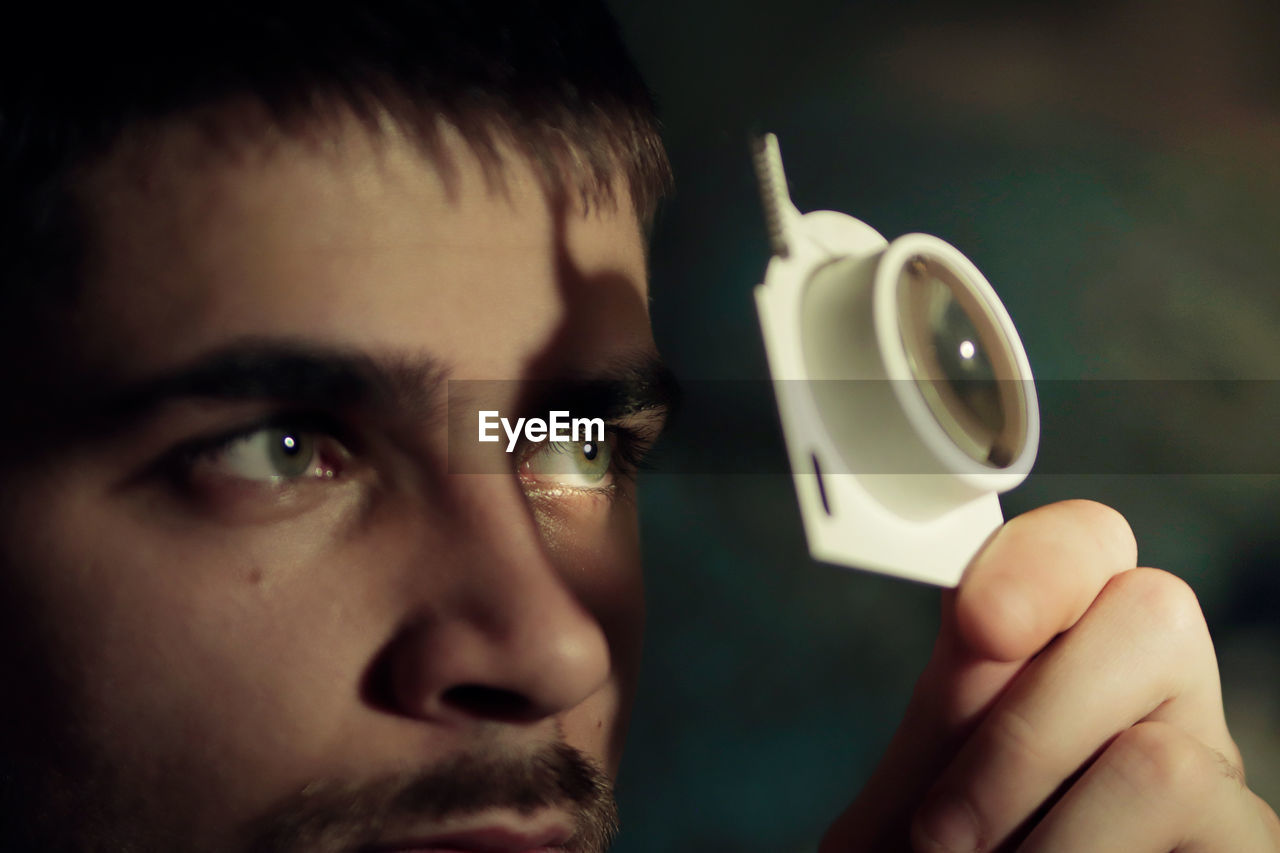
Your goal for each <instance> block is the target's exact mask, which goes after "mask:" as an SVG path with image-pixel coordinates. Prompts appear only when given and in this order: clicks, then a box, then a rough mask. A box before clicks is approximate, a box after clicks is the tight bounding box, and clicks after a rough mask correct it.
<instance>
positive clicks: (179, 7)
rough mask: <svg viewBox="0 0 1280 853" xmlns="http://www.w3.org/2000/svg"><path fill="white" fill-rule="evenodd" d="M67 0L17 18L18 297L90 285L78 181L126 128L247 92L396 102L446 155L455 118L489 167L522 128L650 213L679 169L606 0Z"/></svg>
mask: <svg viewBox="0 0 1280 853" xmlns="http://www.w3.org/2000/svg"><path fill="white" fill-rule="evenodd" d="M59 5H60V4H57V3H48V2H46V3H44V4H43V5H42V6H41V7H40V8H39V9H38V10H37V11H35V12H31V11H28V12H26V13H25V14H24V18H25V19H23V18H13V19H11V20H10V21H8V22H7V25H6V29H7V34H6V35H4V36H0V54H3V58H0V288H2V295H0V310H3V311H5V313H8V310H7V309H9V308H11V307H13V304H14V300H15V299H17V300H23V301H25V299H29V298H31V297H38V296H39V295H40V294H48V295H50V296H52V295H56V294H57V293H59V292H65V291H64V288H65V287H67V286H71V287H74V284H75V282H76V281H77V280H78V278H79V276H80V275H81V274H82V270H81V269H80V267H81V264H82V261H83V251H84V243H85V239H86V238H85V229H84V228H83V224H82V223H80V222H79V214H78V211H77V206H76V202H75V192H74V191H75V187H76V184H77V179H78V176H79V175H83V174H84V172H85V170H87V169H89V168H91V167H92V166H93V165H94V164H95V163H96V162H99V161H100V160H101V159H102V158H103V157H104V156H105V155H106V154H107V153H108V152H109V151H110V150H111V147H112V145H113V144H115V143H116V142H118V140H120V138H121V136H122V135H123V134H124V133H125V132H127V131H128V130H129V129H130V128H132V127H135V126H140V125H146V124H148V123H155V122H163V121H165V120H169V119H172V118H176V117H181V116H184V115H191V114H193V113H194V112H196V111H198V110H208V109H209V108H211V107H212V108H216V107H218V106H219V105H222V104H230V103H233V102H236V101H242V100H245V99H246V98H247V99H249V100H251V101H253V102H257V103H258V104H259V105H261V106H262V107H263V108H264V114H265V116H266V117H267V120H268V121H269V122H271V123H272V124H275V125H278V126H279V127H280V128H282V129H283V130H284V131H285V132H293V133H297V132H299V131H301V130H303V129H305V128H306V127H309V126H314V125H316V124H317V122H318V121H322V120H323V119H325V118H326V117H328V116H331V115H333V114H335V112H336V111H338V110H341V109H346V110H350V111H351V112H353V113H354V114H355V115H356V116H357V117H359V118H360V119H362V120H364V121H365V122H367V123H368V124H369V125H370V126H371V127H374V128H376V127H378V126H379V123H380V122H381V121H382V120H383V119H384V117H388V116H389V117H390V118H391V119H392V121H393V122H394V123H395V124H396V125H397V126H398V127H399V128H401V129H402V130H405V131H407V132H408V133H410V134H411V135H412V136H413V137H414V138H415V139H417V140H418V141H419V142H420V143H421V144H422V146H423V148H424V151H425V152H426V153H427V154H428V155H432V156H435V155H437V154H438V151H439V149H438V147H437V146H438V143H439V140H438V137H437V134H438V120H439V119H441V118H443V119H445V120H447V121H449V122H450V123H452V124H454V125H455V126H457V127H458V128H459V130H460V131H461V132H462V135H463V136H464V138H465V139H467V141H468V142H469V143H470V145H471V146H472V147H473V148H474V149H475V150H476V152H477V153H478V154H479V155H480V156H481V160H482V162H484V163H486V168H489V169H490V170H491V171H500V166H499V165H498V155H497V150H498V149H497V147H496V145H497V143H498V141H499V140H504V141H508V142H510V143H511V144H513V145H514V146H516V148H517V150H521V151H522V152H523V153H525V154H526V155H527V156H528V157H529V158H530V160H531V162H533V163H534V164H535V166H537V167H538V169H539V173H540V175H541V176H542V178H543V180H544V183H545V184H546V185H547V187H548V188H549V190H551V191H554V192H560V193H571V192H577V193H578V194H579V195H580V198H581V201H582V203H583V204H584V205H585V206H590V205H591V204H593V203H594V204H601V203H611V202H612V201H613V198H612V190H613V185H614V181H615V180H616V179H617V178H618V177H621V178H622V179H623V180H624V181H625V183H626V185H627V186H628V188H629V190H630V193H631V196H632V198H633V200H634V203H635V206H636V208H637V212H638V213H639V214H640V217H641V220H642V221H647V220H648V218H649V217H650V215H651V213H652V211H653V208H654V206H655V205H656V203H657V201H658V199H659V197H660V196H661V195H662V194H663V193H664V192H665V191H666V189H667V188H668V185H669V182H670V170H669V166H668V164H667V160H666V155H665V153H664V151H663V148H662V143H661V140H660V138H659V134H658V123H657V119H656V116H655V110H654V105H653V100H652V98H651V96H650V94H649V92H648V91H647V89H646V88H645V86H644V83H643V81H642V80H641V79H640V76H639V74H638V72H637V71H636V69H635V68H634V66H633V64H632V62H631V60H630V57H629V56H628V54H627V51H626V49H625V47H624V46H623V43H622V40H621V37H620V35H619V33H618V30H617V26H616V24H615V22H614V21H613V20H612V18H611V17H610V15H609V13H608V11H607V10H606V9H605V8H604V7H603V6H602V5H601V4H600V3H598V2H593V1H592V0H500V2H483V1H482V0H439V2H411V0H383V1H382V2H376V0H375V2H347V3H334V2H322V3H284V4H274V3H273V4H264V3H253V2H242V0H232V2H222V3H191V4H187V3H181V4H177V3H175V4H167V5H164V6H157V7H149V8H148V9H147V10H146V12H145V14H144V13H143V12H142V11H141V10H137V9H134V10H130V9H128V8H126V5H125V4H106V3H104V4H93V5H91V6H88V7H80V6H77V7H75V8H74V9H72V8H66V9H57V8H54V7H57V6H59ZM2 42H9V43H8V44H4V43H2ZM227 130H228V128H226V127H220V128H219V132H221V133H225V132H226V131H227ZM230 130H231V132H232V135H235V133H236V132H237V130H238V129H236V128H231V129H230ZM253 130H254V129H252V128H250V129H249V132H253ZM257 130H258V131H259V132H260V130H261V128H259V129H257ZM238 132H239V135H240V136H244V135H245V133H246V131H245V130H238ZM59 285H61V286H59Z"/></svg>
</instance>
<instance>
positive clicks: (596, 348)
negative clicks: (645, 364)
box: [70, 120, 652, 379]
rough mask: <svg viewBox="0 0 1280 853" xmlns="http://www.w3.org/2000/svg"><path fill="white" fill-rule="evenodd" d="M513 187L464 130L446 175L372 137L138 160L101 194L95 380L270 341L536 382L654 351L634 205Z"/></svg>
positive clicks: (95, 190) (157, 148) (146, 153)
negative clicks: (407, 357) (585, 203)
mask: <svg viewBox="0 0 1280 853" xmlns="http://www.w3.org/2000/svg"><path fill="white" fill-rule="evenodd" d="M497 176H498V178H499V180H497V181H495V180H494V171H493V170H492V169H490V168H486V165H485V164H484V163H482V162H481V160H480V159H479V158H478V157H477V156H476V154H475V153H474V151H473V150H472V148H471V146H470V145H468V144H467V143H466V142H465V141H464V140H462V139H461V138H460V137H459V136H458V135H457V134H456V133H454V132H450V131H449V129H448V128H445V129H444V130H443V132H442V134H441V138H440V146H439V151H438V153H437V156H435V157H433V158H427V157H426V156H424V154H423V153H422V151H421V149H420V146H418V145H416V144H414V143H413V142H412V141H411V140H409V139H407V138H405V137H404V136H403V135H401V134H398V133H397V132H395V131H394V129H387V130H385V131H383V132H379V133H378V134H376V135H375V134H372V133H370V132H369V130H368V129H367V128H366V127H364V126H363V125H361V124H360V123H359V122H357V121H355V120H350V121H336V122H335V123H334V125H333V126H332V127H330V128H328V129H327V132H325V133H319V132H317V133H314V134H309V135H306V136H289V137H285V136H279V137H275V138H270V139H267V140H265V141H263V142H262V143H260V144H243V145H235V146H216V145H211V144H210V143H209V141H208V140H207V138H205V137H204V136H203V135H202V133H201V131H200V130H199V129H198V128H196V127H189V126H184V125H174V126H171V127H168V128H166V129H164V130H163V131H161V132H158V133H154V134H151V135H150V136H149V137H148V139H147V141H146V144H145V145H125V146H122V148H121V149H120V150H119V151H117V152H116V154H115V155H114V156H113V157H112V158H111V159H110V160H109V161H108V162H107V163H106V164H104V165H103V166H102V167H101V168H99V169H97V170H96V171H95V172H94V173H93V174H92V175H90V176H89V177H88V178H87V180H86V181H85V183H84V186H83V199H84V206H85V210H86V213H87V217H86V219H87V221H88V222H89V223H90V233H91V238H90V241H89V247H90V250H89V255H88V264H87V269H88V270H89V275H88V277H87V281H86V284H85V289H84V291H83V293H82V294H81V296H80V297H79V299H78V302H77V305H76V307H75V309H74V310H73V311H72V312H71V318H70V319H71V322H72V329H73V339H74V341H75V346H76V348H77V350H78V353H79V355H81V356H82V357H83V359H84V360H83V361H82V362H81V363H82V364H83V363H89V364H93V365H95V366H96V367H97V368H98V369H101V370H105V371H109V372H112V373H118V374H126V375H127V374H131V373H145V372H147V371H148V370H149V369H152V368H160V367H164V366H168V365H170V364H173V363H175V362H181V361H186V360H189V359H191V358H194V357H197V356H198V355H199V354H200V353H202V352H204V351H207V350H210V349H212V348H216V347H218V346H220V345H225V344H226V343H227V342H228V341H233V340H237V339H252V338H264V337H266V338H293V339H301V340H304V341H308V342H316V343H323V344H326V345H332V346H341V347H344V348H355V349H360V350H369V351H378V352H387V351H391V352H402V353H414V354H418V353H421V354H427V355H432V356H435V357H438V358H441V359H442V360H443V361H444V362H446V363H447V364H448V365H449V366H451V367H452V369H453V371H454V375H455V376H456V377H458V378H485V379H494V378H501V379H518V378H524V377H526V376H529V375H533V374H536V373H539V372H547V373H554V372H558V371H561V370H574V369H575V368H576V367H578V366H579V363H580V362H582V361H584V360H598V359H602V358H609V357H610V356H611V355H618V356H622V355H629V354H634V352H635V351H636V350H637V349H646V348H651V347H652V343H651V339H650V338H649V332H648V317H647V294H646V282H645V268H644V263H645V261H644V249H643V245H642V239H641V232H640V228H639V226H638V224H637V222H636V218H635V214H634V212H633V208H632V205H631V203H630V200H629V199H628V197H627V193H626V191H625V189H620V190H619V191H618V192H616V193H615V196H616V199H617V203H616V204H615V205H610V206H607V207H602V208H597V209H594V210H590V211H584V210H582V209H580V208H579V207H577V206H575V205H574V204H573V203H572V202H573V201H575V200H576V198H575V197H573V196H572V195H570V196H569V198H568V200H567V201H563V200H559V199H556V198H553V197H551V196H549V195H548V194H547V192H546V191H545V189H544V187H543V185H542V183H541V182H540V181H539V178H538V174H537V172H536V171H535V169H534V168H533V167H532V166H531V164H530V163H529V162H528V161H527V159H526V158H524V157H523V156H521V155H519V154H517V153H515V152H514V151H513V150H511V149H503V150H502V157H501V160H500V170H499V171H498V173H497Z"/></svg>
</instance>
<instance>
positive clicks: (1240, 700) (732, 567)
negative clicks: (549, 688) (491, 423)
mask: <svg viewBox="0 0 1280 853" xmlns="http://www.w3.org/2000/svg"><path fill="white" fill-rule="evenodd" d="M611 5H612V7H613V9H614V11H615V14H617V16H618V18H619V20H620V22H621V24H622V26H623V31H624V33H625V35H626V36H627V39H628V42H629V43H630V44H631V46H632V50H633V52H634V54H635V56H636V58H637V60H638V62H639V64H640V66H641V68H642V70H643V71H644V73H645V74H646V77H647V79H648V80H649V82H650V85H651V86H652V87H653V88H654V90H655V91H656V94H657V96H658V98H659V101H660V103H661V106H662V110H663V115H664V118H665V123H666V137H667V140H668V144H669V148H670V153H671V156H672V160H673V163H674V167H675V170H676V179H677V191H676V194H675V196H674V198H673V199H672V200H671V201H670V202H669V203H668V204H667V205H666V206H665V208H664V209H663V210H662V212H661V214H660V217H659V220H658V223H657V230H656V235H655V243H654V250H653V259H652V268H653V269H652V271H653V317H654V323H655V327H656V332H657V335H658V341H659V346H660V347H661V348H662V350H663V352H664V355H665V356H666V357H667V359H668V360H669V362H670V363H671V365H672V366H673V368H674V369H675V370H676V372H677V373H678V374H679V375H680V376H681V377H682V378H686V379H760V378H763V377H765V376H766V375H767V373H766V368H765V362H764V356H763V350H762V348H761V345H760V343H759V339H758V331H757V327H756V320H755V316H754V307H753V304H752V301H751V295H750V294H751V288H752V286H753V285H754V284H756V283H757V282H758V281H759V279H760V277H761V276H762V273H763V269H764V266H765V263H766V261H767V254H768V253H767V248H766V243H765V236H764V229H763V225H762V221H761V217H760V215H759V212H758V203H757V194H756V190H755V186H754V184H753V179H752V175H751V170H750V165H749V158H748V153H747V151H748V148H747V144H748V143H747V141H748V138H749V136H750V134H752V133H756V132H759V131H763V130H769V131H773V132H775V133H777V134H778V135H779V137H780V140H781V144H782V151H783V156H784V159H785V161H786V164H787V168H788V174H789V178H790V183H791V189H792V194H793V197H794V199H795V201H796V203H797V205H798V206H799V207H800V209H801V210H804V211H808V210H815V209H822V208H827V209H834V210H840V211H845V212H847V213H850V214H853V215H855V216H857V217H858V218H860V219H863V220H865V221H866V222H868V223H870V224H871V225H873V226H874V227H875V228H877V229H878V230H879V231H881V232H882V233H883V234H885V235H886V236H887V237H889V238H893V237H895V236H897V235H899V234H902V233H906V232H911V231H923V232H926V233H931V234H936V235H938V236H940V237H942V238H943V239H946V240H948V241H950V242H952V243H954V244H955V245H956V246H957V247H959V248H960V249H961V250H962V251H963V252H965V253H966V254H967V255H968V256H969V257H970V258H971V259H972V260H973V261H974V262H975V263H976V264H977V265H978V267H979V268H980V269H981V270H983V272H984V273H985V274H986V276H987V277H988V279H989V280H990V281H991V282H992V284H993V285H994V286H995V288H996V290H997V291H998V292H999V293H1000V294H1001V297H1002V299H1003V300H1004V302H1005V304H1006V306H1007V307H1008V309H1009V311H1010V313H1011V314H1012V316H1013V318H1014V320H1015V322H1016V323H1017V324H1018V327H1019V329H1020V331H1021V334H1022V338H1023V341H1024V343H1025V345H1026V348H1027V350H1028V354H1029V356H1030V358H1031V363H1032V367H1033V369H1034V370H1035V372H1036V375H1037V377H1038V378H1041V379H1062V380H1080V379H1099V378H1105V379H1149V380H1164V379H1198V380H1221V379H1238V378H1250V379H1280V334H1277V329H1280V290H1278V289H1277V286H1276V282H1277V270H1280V205H1277V191H1278V190H1280V52H1278V51H1276V50H1275V45H1276V44H1278V43H1280V5H1278V4H1275V3H1274V2H1271V0H1226V2H1206V1H1205V0H1197V2H1177V0H1172V2H1154V0H1129V2H1076V3H1062V2H1059V3H1042V4H1022V3H1014V2H1004V1H999V2H997V1H996V0H993V1H992V2H983V3H964V4H956V3H943V2H896V3H889V2H875V3H850V2H833V0H788V2H785V3H783V2H749V1H747V0H744V2H738V3H734V4H721V3H705V2H702V3H700V2H696V0H685V2H681V3H676V2H670V0H649V2H645V3H623V2H621V0H617V2H613V3H612V4H611ZM1169 387H1170V392H1169V394H1168V395H1167V397H1168V398H1167V399H1166V400H1164V401H1163V405H1162V406H1157V407H1153V410H1152V411H1151V412H1150V413H1149V415H1148V416H1147V417H1145V418H1138V419H1135V418H1133V417H1127V418H1119V417H1116V418H1111V417H1110V416H1109V414H1108V412H1106V411H1096V410H1095V411H1089V412H1087V413H1083V412H1082V413H1077V412H1071V411H1065V412H1063V411H1057V412H1046V418H1048V417H1050V416H1052V417H1056V418H1057V419H1058V420H1060V421H1061V420H1065V419H1072V418H1074V421H1073V422H1074V423H1075V425H1076V426H1075V428H1076V429H1078V430H1080V431H1082V432H1081V435H1085V434H1086V433H1087V434H1088V435H1089V436H1091V437H1092V438H1093V439H1095V440H1096V439H1098V438H1099V437H1100V438H1101V439H1102V441H1103V444H1104V445H1108V446H1113V447H1114V448H1115V451H1114V452H1115V453H1116V454H1124V453H1130V452H1133V448H1140V449H1142V451H1143V452H1144V453H1145V452H1148V451H1149V452H1150V453H1151V454H1154V457H1153V458H1155V459H1157V460H1166V461H1167V462H1168V467H1167V470H1168V471H1171V472H1177V471H1186V470H1201V471H1213V470H1215V469H1214V467H1213V466H1214V460H1215V458H1217V454H1221V453H1222V448H1224V447H1225V446H1236V443H1238V442H1241V441H1252V442H1263V443H1265V444H1266V445H1270V444H1271V439H1272V437H1273V436H1274V435H1275V434H1276V427H1277V424H1276V422H1275V418H1274V416H1272V415H1268V414H1267V412H1268V408H1267V406H1266V405H1265V404H1264V401H1261V400H1258V399H1254V398H1253V397H1251V396H1250V395H1249V394H1247V393H1246V394H1240V393H1234V394H1224V393H1221V392H1220V391H1215V388H1216V387H1217V386H1215V385H1214V384H1212V382H1198V383H1170V386H1169ZM755 403H756V404H758V405H755V407H754V409H755V410H757V411H759V412H761V413H763V414H761V416H760V417H759V418H758V420H756V421H755V422H752V423H748V424H743V423H733V422H729V421H728V419H727V418H726V422H725V423H722V424H715V423H707V422H705V421H704V422H702V423H692V424H690V423H686V424H684V425H683V427H681V426H678V427H677V429H676V430H675V432H674V434H673V435H672V437H671V439H670V441H671V443H672V445H673V450H674V451H675V452H678V451H679V446H680V444H681V442H682V441H687V438H683V437H682V430H683V434H684V435H685V436H687V435H688V434H689V432H688V431H690V430H693V431H697V430H700V431H702V433H703V434H704V435H705V434H706V433H707V432H708V430H717V429H718V430H720V431H721V432H722V434H723V435H724V436H725V441H726V442H733V441H739V440H740V438H741V437H740V435H738V431H740V430H744V429H745V430H747V431H749V432H752V433H753V435H752V437H751V441H749V442H748V445H749V446H748V447H747V449H746V450H745V451H744V452H745V453H748V455H749V458H747V459H746V460H745V461H744V464H743V467H742V470H778V469H779V467H780V466H781V465H782V464H783V454H782V447H781V440H780V437H779V433H778V427H777V424H776V421H775V420H774V419H773V416H772V414H771V412H770V409H769V408H768V406H767V400H765V401H755ZM1188 415H1189V417H1188ZM713 434H714V433H713ZM756 457H758V458H756ZM757 462H758V463H759V467H758V468H757V467H756V463H757ZM1183 463H1188V464H1183ZM1262 467H1263V468H1264V469H1265V468H1271V471H1270V472H1268V471H1266V470H1260V471H1259V472H1257V473H1248V474H1239V473H1236V474H1230V475H1227V474H1222V475H1212V474H1202V475H1195V476H1192V475H1187V474H1177V473H1165V474H1152V475H1143V476H1139V475H1122V474H1110V475H1101V474H1092V475H1090V474H1087V473H1082V474H1079V475H1065V474H1054V475H1033V477H1032V478H1031V479H1030V480H1029V481H1028V482H1027V483H1026V484H1025V485H1024V486H1022V487H1021V488H1020V489H1018V490H1016V491H1015V492H1013V493H1011V494H1009V495H1007V496H1005V499H1004V505H1005V511H1006V515H1012V514H1016V513H1018V512H1022V511H1025V510H1027V509H1029V508H1031V507H1034V506H1037V505H1040V504H1042V503H1046V502H1049V501H1052V500H1058V499H1062V498H1069V497H1090V498H1094V499H1097V500H1101V501H1104V502H1106V503H1109V504H1111V505H1113V506H1115V507H1117V508H1118V509H1120V510H1121V511H1123V512H1124V513H1125V514H1126V515H1127V517H1128V518H1129V520H1130V522H1131V523H1132V525H1133V527H1134V529H1135V531H1136V533H1137V536H1138V541H1139V546H1140V560H1141V562H1143V563H1145V564H1147V565H1155V566H1160V567H1162V568H1166V569H1169V570H1170V571H1173V572H1175V573H1177V574H1179V575H1181V576H1182V577H1184V578H1186V579H1187V580H1188V581H1190V582H1191V583H1192V584H1193V586H1194V587H1195V588H1196V590H1197V592H1198V593H1199V595H1200V597H1201V601H1202V603H1203V606H1204V609H1205V612H1206V614H1207V617H1208V620H1209V624H1210V628H1211V630H1212V631H1213V635H1214V639H1215V643H1216V645H1217V648H1218V651H1219V655H1220V660H1221V667H1222V674H1223V681H1224V691H1225V695H1226V702H1227V712H1228V719H1229V722H1230V723H1231V726H1232V730H1233V733H1234V734H1235V736H1236V738H1237V740H1238V741H1239V742H1240V745H1241V748H1242V749H1243V751H1244V754H1245V756H1246V761H1247V769H1248V772H1249V778H1250V782H1251V784H1252V786H1253V787H1254V789H1255V790H1256V791H1258V792H1259V793H1260V794H1262V796H1263V797H1264V798H1266V799H1268V800H1269V801H1270V802H1271V803H1273V804H1277V803H1280V680H1278V678H1277V676H1278V675H1280V532H1278V530H1277V525H1276V520H1277V517H1278V516H1280V511H1278V508H1277V500H1278V498H1280V477H1278V476H1275V471H1274V468H1273V467H1272V466H1262ZM1107 470H1125V468H1124V466H1123V459H1120V460H1119V463H1118V464H1117V465H1116V466H1115V467H1114V468H1113V469H1107ZM1156 470H1165V469H1161V468H1159V467H1157V468H1156ZM641 511H642V515H643V519H644V525H645V543H644V545H645V550H646V562H647V566H648V573H649V574H648V577H649V610H650V627H649V634H648V645H647V652H646V654H647V657H646V663H645V669H644V672H643V675H642V683H641V699H640V701H639V704H638V706H637V709H636V715H635V718H634V720H633V723H632V738H631V741H630V745H629V750H628V753H627V756H626V759H625V761H624V765H623V771H622V777H621V780H620V783H619V796H620V799H621V804H622V809H623V820H624V832H623V840H622V841H621V842H619V844H618V846H617V847H616V848H615V849H616V850H617V851H621V853H636V851H671V853H681V851H700V853H707V851H718V850H726V851H747V852H749V851H761V852H762V853H763V852H764V851H768V853H780V851H783V853H785V851H791V850H803V849H806V848H810V849H811V848H812V847H813V846H814V844H815V843H816V840H817V838H818V837H819V836H820V834H821V832H822V829H823V827H824V826H825V824H826V822H827V821H828V820H829V819H830V817H831V816H833V815H834V814H835V813H836V812H838V811H839V810H840V809H841V808H842V807H843V805H844V803H846V802H847V801H848V800H849V799H850V798H851V797H852V795H853V794H854V793H855V792H856V791H857V790H858V788H859V787H860V785H861V782H862V780H863V779H864V778H865V776H866V774H867V773H868V772H869V770H870V768H871V766H872V764H873V762H874V761H875V759H876V758H877V756H878V754H879V752H880V751H881V750H882V749H883V747H884V745H885V743H886V741H887V739H888V737H889V735H890V734H891V732H892V730H893V727H894V725H895V723H896V720H897V717H898V715H899V714H900V713H901V711H902V708H903V707H904V705H905V703H906V699H907V696H908V692H909V690H910V687H911V684H912V683H913V681H914V678H915V676H916V674H917V672H918V671H919V669H920V668H921V666H922V665H923V663H924V660H925V657H926V655H927V652H928V648H929V645H930V643H931V640H932V634H933V631H934V629H935V625H936V610H937V593H936V591H934V590H930V589H927V588H924V587H921V586H916V585H912V584H908V583H904V582H900V581H893V580H887V579H883V578H879V577H877V576H873V575H868V574H863V573H860V572H849V571H844V570H840V569H835V568H832V567H829V566H824V565H820V564H816V563H814V562H812V561H811V560H810V559H809V558H808V557H807V555H806V552H805V547H804V541H803V535H802V533H801V529H800V523H799V516H798V511H797V509H796V504H795V499H794V495H793V493H792V487H791V483H790V480H789V478H787V477H785V476H781V475H778V474H773V475H767V474H756V475H749V474H738V475H728V474H726V475H710V474H707V475H692V474H676V473H667V474H663V473H662V472H661V470H660V469H659V471H658V472H655V473H650V474H646V475H645V476H644V479H643V486H642V506H641Z"/></svg>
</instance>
